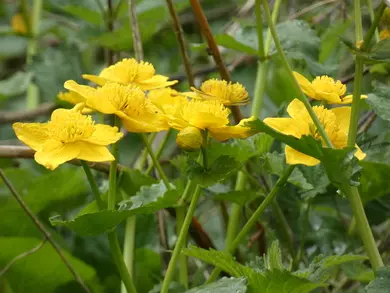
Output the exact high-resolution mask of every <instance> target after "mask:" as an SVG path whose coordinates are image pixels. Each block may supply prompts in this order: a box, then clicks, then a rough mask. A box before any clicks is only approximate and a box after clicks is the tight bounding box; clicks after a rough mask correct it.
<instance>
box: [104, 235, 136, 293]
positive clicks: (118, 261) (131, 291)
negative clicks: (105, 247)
mask: <svg viewBox="0 0 390 293" xmlns="http://www.w3.org/2000/svg"><path fill="white" fill-rule="evenodd" d="M107 236H108V243H109V245H110V249H111V253H112V257H113V259H114V262H115V265H116V267H117V269H118V271H119V275H120V276H121V279H122V282H123V284H124V285H125V287H126V290H127V293H137V290H136V289H135V286H134V283H133V280H132V278H131V276H130V274H129V271H128V269H127V267H126V264H125V262H124V260H123V255H122V252H121V248H120V246H119V241H118V237H117V233H116V231H115V230H114V231H112V232H109V233H108V235H107Z"/></svg>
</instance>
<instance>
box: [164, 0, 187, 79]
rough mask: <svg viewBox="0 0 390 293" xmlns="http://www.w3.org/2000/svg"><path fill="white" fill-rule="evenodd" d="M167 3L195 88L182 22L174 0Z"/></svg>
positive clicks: (181, 52) (185, 67) (184, 61)
mask: <svg viewBox="0 0 390 293" xmlns="http://www.w3.org/2000/svg"><path fill="white" fill-rule="evenodd" d="M166 1H167V4H168V8H169V13H170V14H171V18H172V26H173V31H174V32H175V34H176V39H177V42H178V43H179V47H180V54H181V57H182V59H183V64H184V69H185V71H186V75H187V79H188V83H189V85H190V86H194V75H193V74H192V66H191V61H190V58H189V56H188V52H187V47H186V43H185V40H184V33H183V29H182V27H181V24H180V20H179V17H178V16H177V13H176V10H175V7H174V6H173V3H172V0H166Z"/></svg>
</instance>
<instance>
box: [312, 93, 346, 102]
mask: <svg viewBox="0 0 390 293" xmlns="http://www.w3.org/2000/svg"><path fill="white" fill-rule="evenodd" d="M314 99H316V100H320V101H326V102H328V103H329V104H341V98H340V96H339V95H338V94H337V93H328V92H320V91H318V92H316V97H315V98H314Z"/></svg>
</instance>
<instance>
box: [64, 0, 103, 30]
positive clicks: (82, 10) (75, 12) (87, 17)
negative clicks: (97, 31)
mask: <svg viewBox="0 0 390 293" xmlns="http://www.w3.org/2000/svg"><path fill="white" fill-rule="evenodd" d="M61 9H62V10H63V11H65V12H67V13H69V14H70V15H72V16H74V17H76V18H77V19H81V20H84V21H86V22H88V23H90V24H93V25H100V24H101V23H102V22H103V17H102V15H101V13H100V12H99V11H95V10H91V9H88V8H87V7H84V6H79V5H66V6H62V7H61Z"/></svg>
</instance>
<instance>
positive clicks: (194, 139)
mask: <svg viewBox="0 0 390 293" xmlns="http://www.w3.org/2000/svg"><path fill="white" fill-rule="evenodd" d="M176 143H177V145H178V146H179V147H180V148H182V149H185V150H188V151H192V150H196V149H199V148H200V147H201V146H202V144H203V135H202V133H201V131H200V130H199V129H198V128H196V127H193V126H189V127H186V128H184V129H183V130H181V131H180V132H179V133H178V134H177V137H176Z"/></svg>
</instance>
